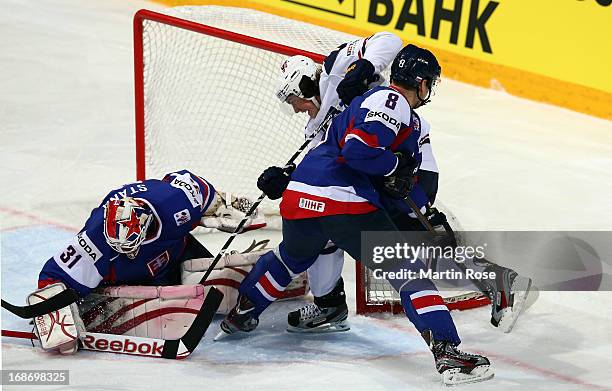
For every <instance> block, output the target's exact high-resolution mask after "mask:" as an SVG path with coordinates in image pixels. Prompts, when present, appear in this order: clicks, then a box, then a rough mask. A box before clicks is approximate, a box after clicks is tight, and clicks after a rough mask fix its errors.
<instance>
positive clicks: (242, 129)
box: [134, 6, 488, 313]
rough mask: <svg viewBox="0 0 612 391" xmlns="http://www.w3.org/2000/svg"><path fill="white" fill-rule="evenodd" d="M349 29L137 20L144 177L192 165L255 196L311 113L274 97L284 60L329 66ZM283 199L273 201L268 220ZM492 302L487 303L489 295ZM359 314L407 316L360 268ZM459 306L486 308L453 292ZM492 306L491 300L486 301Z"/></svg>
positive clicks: (212, 18) (182, 12)
mask: <svg viewBox="0 0 612 391" xmlns="http://www.w3.org/2000/svg"><path fill="white" fill-rule="evenodd" d="M357 38H358V37H355V36H351V35H348V34H345V33H341V32H337V31H334V30H330V29H326V28H323V27H319V26H314V25H310V24H307V23H303V22H299V21H294V20H289V19H285V18H281V17H278V16H274V15H269V14H265V13H263V12H259V11H254V10H248V9H241V8H232V7H219V6H205V7H175V8H169V9H167V10H164V12H163V13H159V12H154V11H149V10H140V11H138V12H137V13H136V15H135V16H134V80H135V108H136V177H137V179H138V180H142V179H145V178H147V177H159V176H161V175H163V174H164V173H167V172H170V171H172V170H176V169H181V168H188V169H190V170H191V171H193V172H194V173H196V174H199V175H202V176H204V177H205V178H207V179H209V180H210V181H211V183H213V185H214V186H215V187H216V188H217V189H218V190H222V191H224V192H232V193H238V194H246V195H249V196H252V197H253V198H257V196H258V195H259V190H258V189H257V188H256V186H255V181H256V178H257V177H258V175H259V173H261V171H263V169H265V168H266V167H268V166H271V165H277V164H279V163H282V162H284V161H287V160H288V158H289V157H290V156H291V154H292V153H293V152H294V151H295V150H296V149H297V147H298V146H299V145H301V144H302V142H303V127H304V125H305V123H306V120H307V118H306V117H305V116H303V115H293V116H287V115H286V114H284V113H282V112H281V110H280V109H279V108H278V104H279V103H278V100H277V99H276V97H275V96H274V94H275V88H276V82H277V78H278V74H279V69H280V65H281V63H282V60H283V59H285V58H286V57H287V56H293V55H304V56H307V57H310V58H312V59H313V60H314V61H316V62H318V63H321V62H322V61H323V59H324V57H325V54H327V53H329V52H330V51H331V50H333V49H334V48H336V47H337V46H338V45H339V44H341V43H344V42H347V41H350V40H353V39H357ZM277 206H278V202H273V201H269V200H268V201H266V202H265V203H263V204H262V208H263V210H264V212H265V213H266V214H275V213H277ZM485 300H486V299H485ZM356 301H357V303H356V308H357V313H371V312H393V313H398V312H401V305H400V304H399V297H398V295H397V294H396V293H395V292H394V291H393V289H392V288H391V287H390V286H389V285H388V284H387V283H386V281H380V280H375V279H373V278H372V276H371V274H370V273H369V272H368V271H366V270H365V269H364V268H363V267H362V266H361V264H360V263H358V262H357V263H356ZM445 301H446V303H447V305H448V306H449V308H451V309H465V308H473V307H477V306H479V305H483V303H484V301H483V297H482V295H478V294H475V293H474V292H463V293H457V292H450V293H447V294H446V297H445ZM487 302H488V301H487Z"/></svg>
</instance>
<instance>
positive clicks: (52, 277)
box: [39, 170, 215, 296]
mask: <svg viewBox="0 0 612 391" xmlns="http://www.w3.org/2000/svg"><path fill="white" fill-rule="evenodd" d="M124 197H132V198H136V199H140V200H143V201H144V202H146V203H147V204H148V206H149V207H150V208H151V210H152V212H153V215H154V216H155V219H154V220H155V222H154V223H152V224H151V226H150V227H149V229H148V231H147V235H146V237H145V239H144V241H143V242H142V244H141V246H140V249H139V251H138V254H137V255H136V257H135V258H134V259H130V258H128V256H127V255H126V254H122V253H118V252H116V251H115V250H113V249H112V248H111V247H110V246H109V245H108V244H107V242H106V239H105V237H104V204H105V203H106V202H107V201H108V200H112V199H119V198H124ZM214 198H215V189H214V188H213V186H212V185H211V184H210V183H208V182H207V181H205V180H204V179H202V178H200V177H198V176H197V175H194V174H192V173H191V172H189V171H187V170H181V171H177V172H173V173H170V174H168V175H166V176H165V177H164V179H162V180H158V179H149V180H145V181H141V182H135V183H130V184H127V185H124V186H122V187H120V188H119V189H116V190H113V191H111V192H110V193H108V195H107V196H106V197H104V199H103V200H102V202H101V203H100V205H99V206H98V207H97V208H95V209H94V210H93V211H92V212H91V215H90V217H89V219H88V220H87V222H86V223H85V227H83V229H82V230H81V231H80V232H79V233H78V234H77V235H76V236H75V237H74V238H72V239H71V240H70V242H69V243H67V244H66V246H65V247H63V248H62V249H61V250H60V251H59V252H58V253H57V254H56V255H55V256H53V257H52V258H50V259H49V260H48V261H47V262H46V263H45V265H44V266H43V268H42V271H41V272H40V276H39V287H42V286H44V285H47V284H48V283H51V282H55V281H62V282H63V283H64V284H66V286H68V287H70V288H73V289H74V290H76V291H77V292H78V293H79V295H80V296H85V295H87V294H88V293H89V292H90V291H91V290H92V289H94V288H96V287H97V286H99V285H101V284H112V285H116V284H117V285H118V284H130V285H134V284H139V285H157V283H160V282H163V281H164V278H165V277H166V275H167V274H168V272H169V271H170V270H172V269H173V268H174V267H177V266H178V265H177V264H178V260H179V259H180V257H181V255H182V253H183V250H184V248H185V244H186V240H187V238H186V237H187V234H188V233H189V232H190V231H192V230H193V229H194V228H195V227H196V226H198V224H199V223H200V220H201V218H202V216H203V214H204V212H205V211H206V210H207V209H208V207H209V206H210V204H211V203H212V202H213V200H214Z"/></svg>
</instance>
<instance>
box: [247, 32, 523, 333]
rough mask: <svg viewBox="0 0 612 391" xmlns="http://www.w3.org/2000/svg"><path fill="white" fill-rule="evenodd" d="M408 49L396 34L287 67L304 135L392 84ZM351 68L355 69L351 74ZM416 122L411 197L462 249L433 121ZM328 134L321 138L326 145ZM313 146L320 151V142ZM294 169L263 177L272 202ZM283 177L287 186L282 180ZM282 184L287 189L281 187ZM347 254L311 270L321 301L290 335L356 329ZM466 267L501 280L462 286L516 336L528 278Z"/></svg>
mask: <svg viewBox="0 0 612 391" xmlns="http://www.w3.org/2000/svg"><path fill="white" fill-rule="evenodd" d="M401 48H402V42H401V40H400V39H399V37H397V36H396V35H395V34H392V33H389V32H380V33H376V34H374V35H372V36H370V37H367V38H362V39H359V40H355V41H352V42H348V43H345V44H342V45H340V46H339V47H338V48H337V49H336V50H334V51H332V52H331V53H330V54H329V55H328V56H327V57H326V59H325V60H324V62H323V65H322V66H320V65H317V64H316V63H315V62H314V61H313V60H311V59H310V58H308V57H304V56H300V55H298V56H293V57H290V58H289V59H287V60H285V61H284V62H283V65H282V66H281V78H280V80H279V84H278V88H277V93H276V95H277V97H278V98H279V99H280V101H281V102H282V103H284V106H289V105H290V106H291V107H292V108H293V110H294V111H295V112H306V113H308V116H309V120H308V122H307V124H306V126H305V128H304V133H305V135H306V136H309V135H310V134H312V132H314V130H315V129H316V128H317V127H318V126H319V125H320V123H321V122H322V120H323V118H324V117H325V114H326V113H327V112H328V110H329V108H330V107H332V106H333V107H338V106H340V107H341V106H342V105H341V101H342V102H343V103H350V102H351V101H352V99H354V98H355V97H357V96H360V95H362V94H364V93H365V92H366V91H367V90H368V89H370V88H373V87H376V86H379V85H382V84H384V83H385V80H384V78H382V76H380V73H381V71H382V70H383V69H385V68H386V67H387V66H388V65H390V63H391V61H392V60H393V59H394V57H395V56H396V55H397V53H398V52H399V51H400V50H401ZM347 69H348V71H347ZM415 118H416V120H418V121H417V122H415V124H416V125H417V126H418V127H419V129H420V137H419V139H418V144H419V148H420V152H421V161H420V164H419V169H418V171H417V175H416V177H417V178H418V179H417V181H416V183H415V185H414V187H413V190H412V194H411V195H410V197H411V198H412V199H413V200H415V201H416V202H417V205H418V206H420V207H422V212H423V213H424V214H425V217H426V218H427V219H428V221H429V222H430V224H431V225H432V226H433V227H434V229H435V230H436V232H445V233H446V235H447V236H448V237H447V242H448V243H449V244H451V245H452V244H455V243H456V239H455V237H454V232H453V230H452V228H451V226H450V224H449V223H448V221H447V219H446V216H445V214H444V213H441V212H440V211H438V210H437V208H435V207H434V206H433V205H434V202H435V199H436V195H437V191H438V165H437V162H436V158H435V156H434V154H433V150H432V147H431V143H430V137H429V131H430V125H429V123H428V122H427V121H426V120H424V119H423V118H420V117H418V116H416V114H415ZM321 137H322V135H320V136H319V137H317V139H315V142H318V141H320V139H321ZM315 142H313V143H312V145H314V144H315ZM288 171H290V169H283V168H280V167H270V168H269V169H267V170H266V171H265V172H264V173H263V174H262V175H261V177H260V178H259V181H258V186H259V187H260V189H261V190H262V191H264V192H265V193H266V194H268V195H270V196H271V197H272V198H275V197H276V198H280V194H281V193H282V191H283V190H284V189H285V187H286V183H285V179H286V178H287V176H285V174H286V173H287V174H288ZM279 178H280V180H279ZM277 182H279V183H277ZM387 212H388V213H389V215H390V217H391V218H392V220H393V222H394V224H395V225H396V226H397V227H398V228H399V229H400V230H402V231H419V230H424V229H425V227H424V226H423V224H422V223H421V222H420V221H419V220H418V219H417V217H416V215H415V214H414V212H413V211H412V210H407V209H406V208H405V205H404V204H403V203H401V204H400V205H399V207H397V206H395V205H388V209H387ZM343 263H344V252H343V251H342V250H338V249H337V247H336V246H334V245H333V243H330V244H329V245H328V246H327V247H326V248H325V249H324V250H323V253H322V254H320V255H319V258H318V259H317V261H316V262H315V263H314V264H313V265H312V266H311V267H310V268H309V269H308V279H309V284H310V289H311V292H312V294H313V296H314V302H313V303H307V304H305V305H304V306H302V307H301V308H300V309H298V310H296V311H292V312H290V313H289V314H288V328H287V330H288V331H291V332H304V333H316V332H332V331H346V330H349V325H348V323H347V322H346V319H347V316H348V307H347V305H346V295H345V292H344V283H343V280H342V276H341V273H342V267H343ZM433 265H434V269H435V270H439V271H442V272H444V271H446V270H453V269H457V268H459V270H461V269H460V265H459V266H457V265H455V264H454V261H453V260H452V259H438V260H436V262H435V263H433ZM464 265H466V267H467V268H469V269H471V270H476V271H479V272H485V273H486V274H487V275H488V274H490V273H491V272H494V273H495V275H496V279H495V280H491V279H487V280H474V281H462V282H460V283H462V284H466V285H469V284H473V285H474V288H475V289H476V290H480V291H481V292H482V293H483V294H485V295H486V296H488V297H489V298H490V299H491V302H492V306H491V318H490V319H491V323H492V324H493V325H494V326H496V327H498V328H499V329H500V330H502V331H504V332H509V331H510V330H511V329H512V327H513V325H514V323H515V322H516V320H517V318H518V314H520V310H521V303H524V297H525V296H526V295H527V290H526V289H525V287H526V286H528V285H529V283H530V280H529V279H528V278H525V277H522V276H519V275H518V274H517V273H516V272H515V271H514V270H512V269H509V268H506V267H503V266H499V265H496V264H494V263H491V262H488V261H486V260H483V259H479V260H478V261H477V262H474V260H472V259H470V260H467V261H464Z"/></svg>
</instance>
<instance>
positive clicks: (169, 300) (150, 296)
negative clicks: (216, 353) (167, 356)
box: [80, 285, 204, 339]
mask: <svg viewBox="0 0 612 391" xmlns="http://www.w3.org/2000/svg"><path fill="white" fill-rule="evenodd" d="M203 301H204V287H202V286H201V285H173V286H114V287H106V288H103V289H100V290H97V291H96V292H94V293H92V294H90V295H88V296H87V297H86V299H85V300H84V302H83V303H82V304H81V305H80V307H81V311H82V313H83V320H84V322H85V325H86V328H87V330H88V331H89V332H94V333H107V334H123V335H131V336H135V337H146V338H159V339H178V338H180V337H182V336H183V334H184V333H185V332H186V331H187V329H188V328H189V326H191V324H192V322H193V320H194V318H195V316H196V315H197V313H198V310H199V308H200V307H201V306H202V303H203Z"/></svg>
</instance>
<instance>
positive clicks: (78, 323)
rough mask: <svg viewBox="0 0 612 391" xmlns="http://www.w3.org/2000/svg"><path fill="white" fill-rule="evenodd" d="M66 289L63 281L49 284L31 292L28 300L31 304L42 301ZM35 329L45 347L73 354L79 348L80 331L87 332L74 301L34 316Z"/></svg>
mask: <svg viewBox="0 0 612 391" xmlns="http://www.w3.org/2000/svg"><path fill="white" fill-rule="evenodd" d="M65 290H66V286H65V285H64V284H63V283H61V282H58V283H55V284H51V285H47V286H45V287H44V288H42V289H39V290H37V291H34V292H33V293H31V294H30V295H29V296H28V300H27V301H28V304H29V305H33V304H36V303H40V302H42V301H45V300H47V299H49V298H51V297H53V296H55V295H57V294H59V293H61V292H63V291H65ZM34 330H36V335H37V336H38V340H39V341H40V344H41V346H42V348H43V349H45V350H59V352H60V353H61V354H73V353H76V351H77V350H78V348H79V333H84V332H85V326H84V325H83V321H82V320H81V316H80V315H79V309H78V308H77V305H76V304H75V303H72V304H70V305H69V306H66V307H64V308H60V309H59V310H57V311H52V312H50V313H48V314H46V315H41V316H38V317H36V318H34Z"/></svg>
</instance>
